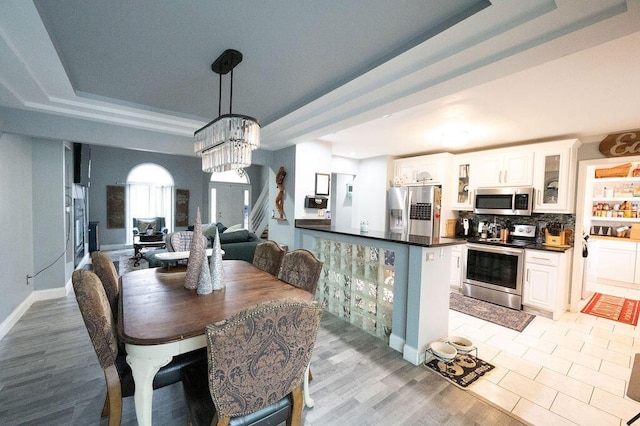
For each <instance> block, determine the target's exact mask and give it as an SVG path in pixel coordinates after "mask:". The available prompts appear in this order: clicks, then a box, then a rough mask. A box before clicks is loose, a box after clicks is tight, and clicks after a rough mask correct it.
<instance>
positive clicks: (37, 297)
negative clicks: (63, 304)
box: [33, 284, 68, 302]
mask: <svg viewBox="0 0 640 426" xmlns="http://www.w3.org/2000/svg"><path fill="white" fill-rule="evenodd" d="M67 292H68V290H67V284H65V286H64V287H57V288H49V289H46V290H36V291H34V292H33V293H34V294H33V297H34V301H36V302H40V301H42V300H51V299H61V298H63V297H67Z"/></svg>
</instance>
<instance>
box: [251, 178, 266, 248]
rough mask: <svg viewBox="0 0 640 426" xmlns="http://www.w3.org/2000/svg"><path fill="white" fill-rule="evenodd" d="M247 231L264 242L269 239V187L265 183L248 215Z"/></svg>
mask: <svg viewBox="0 0 640 426" xmlns="http://www.w3.org/2000/svg"><path fill="white" fill-rule="evenodd" d="M249 230H250V231H252V232H253V233H254V234H256V235H260V238H262V239H264V240H267V239H269V186H268V185H267V184H266V183H265V185H264V186H263V187H262V191H260V195H259V196H258V199H257V200H256V202H255V203H253V208H252V209H251V212H250V213H249Z"/></svg>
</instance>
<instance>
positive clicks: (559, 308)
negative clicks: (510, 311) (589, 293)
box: [522, 249, 572, 320]
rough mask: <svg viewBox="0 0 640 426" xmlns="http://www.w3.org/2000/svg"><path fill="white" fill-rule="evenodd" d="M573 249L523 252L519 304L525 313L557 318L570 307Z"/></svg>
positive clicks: (528, 250) (529, 250)
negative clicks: (522, 273)
mask: <svg viewBox="0 0 640 426" xmlns="http://www.w3.org/2000/svg"><path fill="white" fill-rule="evenodd" d="M571 252H572V249H570V250H567V251H565V252H563V253H562V252H552V251H546V250H531V249H527V250H526V251H525V277H524V285H523V288H522V305H523V309H524V310H525V311H529V312H533V313H536V314H541V315H544V316H547V317H549V318H552V319H554V320H555V319H558V318H560V316H561V315H562V314H563V313H564V312H565V311H566V309H567V306H568V305H569V288H570V270H571V268H570V265H571V259H572V254H571Z"/></svg>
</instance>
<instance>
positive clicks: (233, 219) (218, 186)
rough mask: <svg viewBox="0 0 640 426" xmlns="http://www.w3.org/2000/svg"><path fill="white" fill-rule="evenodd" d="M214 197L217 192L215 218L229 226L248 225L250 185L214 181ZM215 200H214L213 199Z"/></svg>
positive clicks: (216, 220) (212, 185)
mask: <svg viewBox="0 0 640 426" xmlns="http://www.w3.org/2000/svg"><path fill="white" fill-rule="evenodd" d="M211 188H212V191H211V194H212V198H213V197H214V194H215V204H214V205H215V212H216V217H215V219H214V218H212V221H215V222H221V223H222V224H224V225H225V226H227V227H229V226H232V225H236V224H242V225H243V226H245V227H246V226H247V221H248V213H249V193H250V188H251V187H250V186H249V185H242V184H228V183H212V184H211ZM212 201H213V200H212Z"/></svg>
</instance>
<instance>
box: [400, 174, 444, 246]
mask: <svg viewBox="0 0 640 426" xmlns="http://www.w3.org/2000/svg"><path fill="white" fill-rule="evenodd" d="M441 200H442V189H441V186H440V185H416V186H399V187H393V188H391V189H389V197H388V223H389V232H390V233H392V234H402V235H404V236H406V235H420V236H425V237H433V238H438V237H440V208H441Z"/></svg>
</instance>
